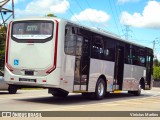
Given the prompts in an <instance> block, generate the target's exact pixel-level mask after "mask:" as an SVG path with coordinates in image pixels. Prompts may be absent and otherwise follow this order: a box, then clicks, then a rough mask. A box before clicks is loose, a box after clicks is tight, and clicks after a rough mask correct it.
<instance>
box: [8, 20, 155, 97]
mask: <svg viewBox="0 0 160 120" xmlns="http://www.w3.org/2000/svg"><path fill="white" fill-rule="evenodd" d="M152 64H153V50H152V49H151V48H148V47H145V46H142V45H138V44H135V43H132V42H129V41H127V40H124V39H121V38H120V37H118V36H116V35H113V34H111V33H109V32H104V31H102V30H97V29H93V28H89V27H85V26H82V25H79V24H76V23H74V22H71V21H68V20H64V19H61V18H55V17H41V18H39V17H38V18H28V19H27V18H25V19H24V18H23V19H15V20H13V21H11V22H10V23H9V24H8V32H7V40H6V58H5V81H6V82H7V83H8V84H9V85H10V86H12V87H15V88H23V87H41V88H48V93H51V94H52V95H53V96H56V97H65V96H67V95H68V94H69V93H82V95H84V96H92V97H94V98H95V99H103V98H104V96H105V94H106V93H110V92H113V93H114V92H117V91H128V93H131V94H133V95H137V96H138V95H140V94H141V90H142V89H144V90H149V89H151V88H152V72H153V71H152Z"/></svg>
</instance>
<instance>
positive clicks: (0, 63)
mask: <svg viewBox="0 0 160 120" xmlns="http://www.w3.org/2000/svg"><path fill="white" fill-rule="evenodd" d="M6 29H7V28H6V26H0V69H3V68H4V60H5V40H6Z"/></svg>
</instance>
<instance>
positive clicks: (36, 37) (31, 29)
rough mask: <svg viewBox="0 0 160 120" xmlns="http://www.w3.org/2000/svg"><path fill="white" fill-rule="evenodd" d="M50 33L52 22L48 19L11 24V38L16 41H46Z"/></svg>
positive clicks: (50, 35)
mask: <svg viewBox="0 0 160 120" xmlns="http://www.w3.org/2000/svg"><path fill="white" fill-rule="evenodd" d="M52 35H53V22H50V21H22V22H14V23H13V26H12V39H13V40H15V41H17V42H27V41H28V40H32V42H46V40H49V39H51V38H52Z"/></svg>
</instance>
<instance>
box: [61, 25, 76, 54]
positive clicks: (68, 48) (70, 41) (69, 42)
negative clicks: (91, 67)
mask: <svg viewBox="0 0 160 120" xmlns="http://www.w3.org/2000/svg"><path fill="white" fill-rule="evenodd" d="M75 33H76V29H75V28H74V27H72V26H66V28H65V35H66V36H65V45H64V51H65V53H66V54H69V55H75V46H76V39H77V37H76V35H75Z"/></svg>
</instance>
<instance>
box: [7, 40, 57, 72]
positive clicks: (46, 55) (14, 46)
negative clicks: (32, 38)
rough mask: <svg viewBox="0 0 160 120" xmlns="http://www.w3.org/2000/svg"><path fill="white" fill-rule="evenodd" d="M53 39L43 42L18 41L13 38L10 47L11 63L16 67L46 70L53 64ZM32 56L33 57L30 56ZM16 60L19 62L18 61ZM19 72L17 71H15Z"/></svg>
mask: <svg viewBox="0 0 160 120" xmlns="http://www.w3.org/2000/svg"><path fill="white" fill-rule="evenodd" d="M53 46H54V45H53V41H49V42H46V43H43V44H40V43H36V44H32V43H23V44H21V43H17V42H15V41H13V40H11V42H10V47H9V51H10V52H9V64H10V65H11V66H12V67H13V68H14V69H21V70H23V69H33V70H44V69H47V68H49V67H51V66H52V64H53V57H54V56H53V54H54V53H53ZM30 56H31V57H30ZM16 60H17V62H18V63H16ZM15 74H17V73H15Z"/></svg>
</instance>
